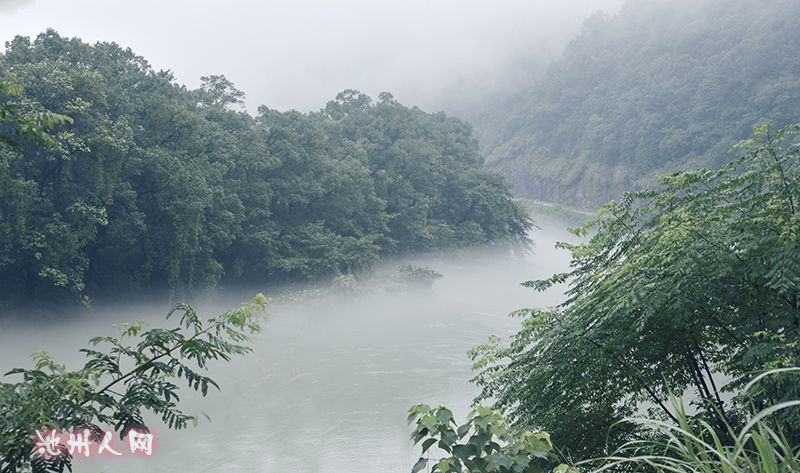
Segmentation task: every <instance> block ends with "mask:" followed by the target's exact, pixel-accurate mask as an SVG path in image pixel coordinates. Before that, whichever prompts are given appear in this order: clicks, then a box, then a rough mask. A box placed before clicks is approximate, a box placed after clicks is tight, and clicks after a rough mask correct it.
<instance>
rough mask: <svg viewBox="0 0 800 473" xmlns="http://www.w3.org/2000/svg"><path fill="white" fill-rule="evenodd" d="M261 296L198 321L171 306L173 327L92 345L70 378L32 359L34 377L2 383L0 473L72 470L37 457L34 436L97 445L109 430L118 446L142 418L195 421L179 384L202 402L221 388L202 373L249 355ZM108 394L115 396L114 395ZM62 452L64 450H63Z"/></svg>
mask: <svg viewBox="0 0 800 473" xmlns="http://www.w3.org/2000/svg"><path fill="white" fill-rule="evenodd" d="M266 302H267V301H266V298H265V297H264V296H263V295H261V294H259V295H257V296H256V297H255V298H254V299H253V300H252V301H250V302H248V303H247V304H244V305H242V306H241V307H239V308H237V309H234V310H231V311H228V312H225V313H224V314H222V315H220V316H218V317H214V318H211V319H208V320H207V321H204V320H203V319H201V318H200V317H199V316H198V314H197V313H195V311H194V310H192V308H191V307H189V306H187V305H185V304H177V305H175V307H174V308H173V309H172V311H170V313H169V314H168V315H167V318H169V317H170V316H172V315H179V316H180V322H179V324H177V327H175V328H170V329H165V328H152V329H149V330H145V328H144V327H143V326H142V324H141V323H139V324H132V325H129V324H123V325H122V326H121V327H120V335H119V336H116V337H96V338H93V339H92V340H91V341H90V346H89V347H88V348H84V349H82V350H81V351H82V352H83V353H84V354H85V355H86V357H87V362H86V364H85V365H84V366H83V367H82V368H80V369H78V370H69V369H67V368H66V367H65V366H64V365H62V364H60V363H58V362H57V361H56V360H54V359H53V358H51V357H50V356H49V355H48V354H47V353H43V352H40V353H36V354H35V360H36V365H35V367H34V368H33V369H21V368H20V369H14V370H12V371H10V372H9V373H7V374H6V375H7V376H9V375H13V376H20V377H21V378H22V379H21V381H19V382H16V383H0V472H2V473H16V472H23V471H33V472H34V473H36V472H48V471H59V472H63V471H64V468H65V467H66V468H69V469H70V470H71V462H72V458H71V456H70V454H69V452H68V451H66V450H64V451H63V453H62V454H61V455H58V456H55V457H54V458H45V457H43V456H41V455H38V454H36V452H35V443H34V439H35V436H34V431H36V430H37V429H55V430H57V431H60V432H64V431H71V430H72V429H74V428H81V429H84V428H86V429H89V431H90V432H91V433H92V435H93V436H97V437H101V433H102V432H103V431H104V429H106V427H113V429H114V430H115V431H116V432H118V433H119V436H120V439H124V438H125V437H126V435H127V434H128V432H129V431H131V430H132V429H135V430H136V431H138V432H141V431H146V430H147V425H146V423H145V419H144V417H143V414H144V413H145V412H151V413H153V414H155V415H157V416H158V417H159V418H161V419H162V420H163V421H164V423H165V424H166V425H167V426H168V427H169V428H172V429H182V428H184V427H186V426H187V425H188V423H189V422H190V421H193V420H194V418H193V417H192V416H189V415H187V414H185V413H183V412H182V411H181V410H180V407H179V405H178V401H179V397H178V394H177V392H178V391H179V387H178V385H177V384H175V383H176V382H177V381H178V380H180V379H183V380H184V381H185V382H186V383H187V385H188V386H189V387H190V388H192V389H194V390H196V391H200V392H201V393H202V394H203V396H205V395H206V393H207V392H208V388H209V386H212V387H216V388H219V386H217V384H216V383H215V382H214V380H213V379H211V378H209V377H208V376H205V375H204V374H203V371H204V370H205V369H206V367H207V366H208V363H209V362H213V361H214V360H225V361H230V359H231V357H232V356H233V355H241V354H245V353H248V352H249V351H250V348H249V347H248V346H247V345H244V344H243V343H244V342H245V341H246V339H247V336H248V334H251V333H254V332H257V331H258V330H259V329H260V326H259V324H258V323H257V321H256V320H255V318H254V312H255V311H257V310H263V309H264V307H265V305H266ZM112 388H113V389H112ZM62 447H65V445H63V444H62Z"/></svg>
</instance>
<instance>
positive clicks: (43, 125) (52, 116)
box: [0, 75, 72, 148]
mask: <svg viewBox="0 0 800 473" xmlns="http://www.w3.org/2000/svg"><path fill="white" fill-rule="evenodd" d="M24 91H25V90H24V89H23V87H22V86H20V85H19V84H17V83H15V82H14V81H13V80H11V79H10V78H9V77H8V76H3V75H0V143H3V144H6V145H9V146H12V147H18V146H19V142H20V140H22V139H28V140H32V141H37V142H39V143H42V144H44V145H45V146H47V147H48V148H56V147H58V146H59V141H58V140H57V139H56V138H54V137H53V136H52V135H50V134H48V133H47V130H50V129H52V128H55V127H56V126H58V125H63V124H67V123H72V118H70V117H68V116H66V115H61V114H58V113H53V112H50V111H47V110H27V108H31V107H30V105H31V104H30V103H27V102H26V101H25V100H24V97H23V93H24ZM4 128H5V129H4Z"/></svg>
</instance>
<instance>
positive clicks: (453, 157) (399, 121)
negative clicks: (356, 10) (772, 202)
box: [0, 31, 530, 300]
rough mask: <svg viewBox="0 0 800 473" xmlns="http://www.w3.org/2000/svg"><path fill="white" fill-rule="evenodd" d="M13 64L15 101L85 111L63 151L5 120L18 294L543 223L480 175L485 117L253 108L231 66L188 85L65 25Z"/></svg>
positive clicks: (173, 277) (258, 267) (4, 165)
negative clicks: (477, 132)
mask: <svg viewBox="0 0 800 473" xmlns="http://www.w3.org/2000/svg"><path fill="white" fill-rule="evenodd" d="M0 70H1V71H3V80H4V81H5V82H6V83H8V84H14V85H13V87H12V88H11V89H8V90H6V89H2V90H0V92H3V94H2V96H0V105H2V106H3V107H4V110H5V109H9V110H11V109H13V110H16V113H18V114H20V116H27V117H35V116H49V115H46V114H45V115H41V114H42V113H44V112H46V111H51V112H55V113H59V114H63V115H66V116H68V117H70V118H71V122H72V124H71V125H70V124H69V123H66V122H62V125H61V126H60V127H58V128H56V129H54V130H53V131H52V139H53V141H52V142H51V143H50V145H51V146H43V144H42V141H41V140H27V139H26V138H25V137H24V136H18V135H19V134H18V133H17V131H19V130H17V129H16V128H14V129H12V127H11V126H10V124H9V123H6V124H3V123H0V126H3V129H2V130H0V131H2V133H0V134H2V135H3V136H6V137H8V139H7V140H6V141H10V140H12V139H15V140H16V141H17V142H18V143H19V145H8V144H7V143H6V144H5V145H4V146H3V147H2V148H1V149H0V292H2V295H3V296H4V297H10V296H11V295H21V296H23V297H25V298H27V300H33V297H39V298H41V297H45V298H61V297H65V296H68V297H73V298H74V297H77V298H80V299H83V300H86V297H87V296H89V295H96V294H113V293H119V292H131V291H136V290H140V289H147V288H170V289H171V290H172V291H184V290H191V289H195V288H204V287H209V286H213V285H215V284H218V283H219V282H220V281H228V282H233V281H236V282H241V281H258V282H263V281H265V280H287V279H291V280H297V279H306V278H311V277H316V276H323V275H335V274H337V273H340V272H351V271H354V270H356V269H358V268H362V267H366V266H369V265H371V264H373V263H375V262H376V261H378V259H379V258H380V257H381V256H383V255H386V254H398V253H404V252H410V251H415V250H431V249H439V248H446V247H452V246H462V245H468V244H475V243H484V242H512V243H513V244H522V245H525V244H526V241H527V240H526V237H525V234H526V231H527V229H528V228H529V226H530V222H529V219H528V217H527V215H526V213H525V212H524V211H523V210H522V208H521V207H520V206H518V205H517V204H515V203H514V202H513V201H512V199H511V196H510V194H509V190H508V186H507V184H506V182H505V181H504V179H503V178H502V177H501V176H499V175H496V174H491V173H488V172H485V171H482V170H481V168H482V165H483V160H482V158H481V156H480V154H479V153H478V144H477V142H476V140H475V139H474V138H473V137H472V134H471V130H470V127H469V126H468V125H466V124H465V123H463V122H461V121H459V120H456V119H453V118H450V117H447V116H445V115H444V114H442V113H437V114H429V113H425V112H423V111H421V110H419V109H417V108H409V107H406V106H403V105H401V104H399V103H397V102H396V101H395V100H394V99H393V98H392V96H391V95H390V94H386V93H384V94H381V96H380V97H379V99H378V101H377V102H374V101H372V100H371V99H370V98H369V97H367V96H366V95H363V94H361V93H358V92H356V91H345V92H343V93H341V94H340V95H339V96H338V97H337V98H336V100H334V101H332V102H330V103H329V104H328V105H327V106H326V107H325V108H324V109H323V110H321V111H319V112H315V113H307V114H304V113H298V112H285V113H282V112H277V111H274V110H270V109H269V108H266V107H262V108H261V109H260V110H259V113H258V115H257V116H255V117H252V116H250V115H249V114H247V113H244V112H242V111H238V109H240V104H241V100H242V98H243V93H242V92H241V91H238V90H237V89H236V88H235V87H234V86H233V85H232V84H231V83H230V82H229V81H227V80H226V79H225V78H224V77H222V76H210V77H204V78H203V86H202V87H201V88H199V89H197V90H189V89H187V88H186V87H183V86H181V85H179V84H177V83H176V82H175V80H174V78H173V77H172V75H171V74H170V73H169V72H164V71H155V70H153V69H152V68H151V67H150V66H149V65H148V64H147V62H146V61H145V60H144V59H143V58H141V57H139V56H137V55H135V54H134V53H133V52H131V51H130V50H127V49H123V48H121V47H119V46H118V45H116V44H114V43H98V44H96V45H89V44H86V43H84V42H81V41H80V40H78V39H68V38H64V37H61V36H59V35H58V34H57V33H56V32H54V31H48V32H47V33H44V34H42V35H40V36H39V37H38V38H36V39H35V40H30V39H28V38H25V37H17V38H16V39H14V40H13V41H11V42H10V43H9V44H8V47H7V49H6V52H5V53H4V54H3V55H0ZM22 89H24V95H19V94H18V93H16V92H21V90H22ZM7 92H15V93H13V94H12V93H7ZM37 114H39V115H37ZM47 136H50V135H47Z"/></svg>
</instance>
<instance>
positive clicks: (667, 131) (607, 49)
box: [464, 0, 800, 210]
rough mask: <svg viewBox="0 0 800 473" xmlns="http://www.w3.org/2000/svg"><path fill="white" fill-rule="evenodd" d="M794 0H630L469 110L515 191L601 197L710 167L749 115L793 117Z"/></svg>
mask: <svg viewBox="0 0 800 473" xmlns="http://www.w3.org/2000/svg"><path fill="white" fill-rule="evenodd" d="M798 15H800V4H798V3H797V2H795V1H792V0H770V1H766V2H762V1H757V0H734V1H728V0H713V1H700V2H696V1H683V0H681V1H679V2H675V1H670V0H663V1H649V2H633V1H629V2H625V4H624V5H623V7H622V11H620V12H619V13H617V14H616V15H596V16H595V17H592V18H590V19H589V20H587V21H586V22H585V23H584V25H583V27H582V30H581V33H580V35H579V36H578V37H577V38H575V39H574V40H573V41H572V43H570V45H569V46H568V47H567V48H566V50H565V51H564V53H563V55H562V58H561V59H560V60H559V61H557V62H556V63H555V64H552V65H551V66H550V67H549V69H548V70H547V72H546V73H545V74H544V77H542V78H540V79H537V80H534V81H532V82H531V83H530V84H529V85H528V86H527V88H521V89H512V90H511V91H510V93H509V94H508V97H507V98H506V99H505V100H498V101H495V102H494V103H489V104H485V105H483V104H481V105H482V106H476V107H475V108H474V109H473V110H472V111H471V112H469V113H465V114H464V116H465V117H467V118H468V119H469V120H470V121H471V122H472V123H474V124H475V125H476V134H477V136H478V137H479V138H480V140H481V145H482V148H483V150H484V152H485V153H486V155H487V161H488V163H489V167H490V168H491V169H496V170H501V171H502V172H503V173H504V174H506V175H507V176H509V179H510V180H511V181H512V183H513V184H514V186H515V192H518V193H519V194H521V195H526V196H529V197H533V198H536V199H540V200H547V201H556V202H562V203H569V204H571V205H575V206H578V207H582V208H586V209H590V210H591V209H596V208H598V207H599V206H601V205H602V204H604V203H605V202H607V201H608V200H611V199H615V198H617V197H618V196H619V195H620V194H621V193H622V192H624V191H626V190H635V189H642V188H645V187H648V186H650V185H652V184H653V183H654V182H655V180H656V179H657V177H658V176H659V175H661V174H669V173H672V172H675V171H678V170H681V169H689V168H694V167H701V166H702V167H717V166H719V165H721V164H723V163H724V162H726V161H729V160H730V159H732V158H733V156H731V155H729V154H728V153H727V152H726V151H727V149H728V148H729V147H730V146H731V145H732V144H733V143H736V142H737V141H739V140H743V139H745V138H747V137H748V136H749V135H750V131H751V129H752V127H753V126H756V125H759V124H762V123H764V122H767V121H772V122H773V123H774V124H775V125H776V126H778V127H781V126H784V125H788V124H790V123H793V122H795V121H796V120H797V109H798V107H800V102H798V100H799V98H800V93H798V91H800V82H799V81H798V76H799V75H800V58H798V55H796V54H783V53H781V51H793V50H796V49H798V48H800V35H798V34H797V27H796V19H797V17H798Z"/></svg>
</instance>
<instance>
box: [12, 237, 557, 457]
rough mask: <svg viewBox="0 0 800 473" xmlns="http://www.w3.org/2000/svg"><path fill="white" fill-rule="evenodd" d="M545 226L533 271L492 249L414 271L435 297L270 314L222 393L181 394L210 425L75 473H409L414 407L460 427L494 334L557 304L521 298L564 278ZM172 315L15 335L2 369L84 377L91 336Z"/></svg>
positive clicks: (222, 376)
mask: <svg viewBox="0 0 800 473" xmlns="http://www.w3.org/2000/svg"><path fill="white" fill-rule="evenodd" d="M541 225H542V227H543V228H542V229H538V230H535V231H534V232H533V234H532V236H533V238H534V240H535V242H536V246H535V249H534V251H533V253H532V254H530V255H528V256H527V257H524V258H520V259H514V260H510V259H508V258H502V257H498V256H497V254H496V253H495V252H493V251H491V250H485V249H475V250H474V251H472V252H470V253H468V254H463V253H462V254H460V255H459V256H458V257H455V256H454V257H442V256H437V257H430V258H418V259H417V260H415V263H417V264H425V265H428V266H430V267H432V268H434V269H435V270H437V271H438V272H440V273H442V274H443V275H444V277H442V278H441V279H439V280H438V281H436V283H435V284H434V286H433V289H432V290H430V291H422V292H420V291H414V292H391V293H386V292H379V293H366V294H360V295H348V296H343V295H329V296H324V297H315V298H311V299H309V300H305V301H302V302H281V303H276V304H273V305H272V306H270V308H269V309H268V310H267V314H266V319H265V322H264V330H263V333H261V334H259V335H258V336H256V337H254V338H253V339H252V340H251V344H252V346H253V349H254V351H253V353H252V354H250V355H247V356H245V357H243V358H235V359H234V360H233V362H232V363H230V364H223V365H220V364H215V365H214V366H212V368H211V370H210V373H211V375H212V376H213V377H214V378H215V379H216V381H217V382H218V383H219V385H220V387H221V391H219V392H217V391H210V392H209V394H208V397H206V398H205V399H201V398H199V396H196V395H188V393H187V392H185V391H184V395H183V401H184V404H183V405H184V407H185V408H186V409H185V410H186V411H187V412H188V413H192V414H198V415H200V418H201V420H200V421H199V423H198V425H197V426H195V427H190V428H189V429H188V430H184V431H180V432H173V431H168V430H167V429H166V428H165V427H164V426H162V425H160V423H159V422H154V423H153V424H152V429H153V432H154V434H155V438H156V441H155V445H156V448H155V453H154V456H153V457H150V458H148V457H135V456H130V455H126V456H123V457H120V458H119V459H112V460H107V459H101V458H88V459H84V458H78V459H76V461H75V465H74V466H75V471H76V472H78V473H81V472H123V473H127V472H131V473H133V472H147V473H152V472H184V471H185V472H194V473H198V472H266V473H269V472H276V473H277V472H281V473H284V472H298V473H302V472H324V473H358V472H374V471H381V472H397V473H400V472H408V471H410V469H411V466H412V465H413V464H414V463H415V461H416V459H417V452H416V451H415V450H414V449H413V447H412V445H411V443H410V441H409V432H410V428H409V427H408V425H407V424H406V411H407V409H408V407H409V406H410V405H412V404H413V403H416V402H426V403H429V404H440V403H442V404H446V405H448V406H450V407H451V408H453V409H454V411H455V412H456V415H457V417H460V418H463V416H464V415H466V413H467V410H468V407H469V405H470V402H471V400H472V399H473V398H474V397H475V395H476V394H477V389H476V388H475V386H473V385H471V384H470V383H469V381H468V380H469V378H470V377H471V375H472V374H471V370H470V368H471V362H470V360H469V359H468V358H467V356H466V352H467V351H468V350H469V349H470V348H471V347H473V346H475V345H476V344H480V343H483V342H485V341H486V339H487V337H488V336H489V335H490V334H494V335H499V336H507V335H509V334H511V333H513V332H514V331H515V330H516V328H517V327H518V324H519V321H518V320H516V319H512V318H509V317H508V314H509V312H511V311H512V310H514V309H517V308H520V307H530V306H551V305H555V304H556V303H558V302H559V300H560V299H561V297H562V295H561V292H562V290H563V288H557V289H555V290H553V291H551V292H548V293H543V294H539V293H535V292H533V291H532V290H530V289H525V288H523V287H521V286H520V282H522V281H524V280H527V279H532V278H537V277H543V276H547V275H549V274H552V273H553V272H558V271H564V270H565V269H566V268H567V266H568V262H569V258H568V255H567V253H566V252H564V251H560V250H555V249H554V247H553V244H554V242H555V241H556V240H559V239H565V238H567V236H566V234H565V233H564V232H563V230H561V227H560V226H559V225H558V222H550V223H542V224H541ZM392 264H397V262H394V263H392ZM388 266H389V265H387V267H388ZM269 289H270V288H268V287H265V288H263V289H262V291H263V292H265V293H267V294H269V292H270V291H269ZM250 296H252V294H251V293H248V294H247V295H245V293H244V292H243V291H241V290H236V291H233V290H231V291H224V290H222V291H218V293H217V294H216V295H215V297H213V298H207V299H206V300H203V301H195V304H196V308H198V309H199V311H200V312H201V313H202V314H205V315H214V313H215V312H217V311H220V310H223V309H224V308H225V307H230V306H231V305H235V304H236V303H238V302H239V301H241V300H243V299H244V298H246V297H250ZM168 307H169V304H167V303H158V302H152V301H151V302H147V301H142V302H140V303H137V304H133V305H126V306H124V307H119V306H113V305H107V304H106V305H102V306H98V307H96V308H94V309H93V310H92V311H91V312H90V314H89V315H84V316H82V317H81V318H77V319H68V320H70V321H69V322H50V323H48V324H46V325H37V326H36V327H30V326H29V327H27V328H19V327H15V328H13V329H9V328H6V329H4V330H3V331H2V333H1V334H0V368H2V370H3V372H5V371H7V370H8V369H10V368H12V367H14V366H20V365H21V366H30V358H29V354H30V353H31V352H32V351H34V350H47V351H49V352H51V353H53V354H54V355H56V356H58V357H59V358H60V359H63V360H65V361H66V362H67V363H68V365H69V366H75V365H76V364H77V363H79V362H80V360H81V357H80V356H79V355H78V354H77V349H78V348H79V347H80V346H82V345H83V344H84V342H85V340H87V339H88V338H89V337H91V336H94V335H97V334H100V333H104V332H106V333H108V332H109V330H111V329H109V327H110V325H111V324H112V323H117V322H122V321H136V320H140V319H144V320H150V321H153V323H155V324H157V323H158V322H157V321H158V320H160V319H163V314H165V313H166V311H167V309H168ZM202 413H206V414H208V416H210V418H211V421H208V420H206V419H205V418H203V417H202ZM117 447H121V445H120V444H119V441H118V440H117Z"/></svg>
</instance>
